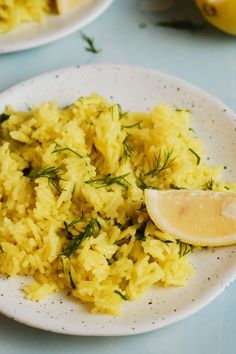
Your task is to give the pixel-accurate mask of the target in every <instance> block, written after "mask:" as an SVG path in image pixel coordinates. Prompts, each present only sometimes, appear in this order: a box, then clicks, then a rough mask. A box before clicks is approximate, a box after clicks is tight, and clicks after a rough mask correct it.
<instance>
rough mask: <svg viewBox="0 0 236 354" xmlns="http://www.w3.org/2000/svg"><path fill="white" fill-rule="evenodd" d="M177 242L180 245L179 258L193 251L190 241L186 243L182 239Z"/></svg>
mask: <svg viewBox="0 0 236 354" xmlns="http://www.w3.org/2000/svg"><path fill="white" fill-rule="evenodd" d="M177 244H178V245H179V258H181V257H184V256H186V255H187V254H190V253H192V246H191V245H189V244H188V243H184V242H181V241H180V240H177Z"/></svg>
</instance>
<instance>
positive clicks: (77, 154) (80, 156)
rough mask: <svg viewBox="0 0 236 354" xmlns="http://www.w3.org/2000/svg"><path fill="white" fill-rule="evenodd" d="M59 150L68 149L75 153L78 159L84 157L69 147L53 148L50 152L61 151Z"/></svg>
mask: <svg viewBox="0 0 236 354" xmlns="http://www.w3.org/2000/svg"><path fill="white" fill-rule="evenodd" d="M61 151H70V152H72V153H73V154H75V155H76V156H78V157H79V158H80V159H82V158H83V157H84V156H82V155H80V154H79V153H78V152H77V151H75V150H73V149H71V148H69V147H65V148H58V149H54V150H53V151H52V154H54V153H55V152H61Z"/></svg>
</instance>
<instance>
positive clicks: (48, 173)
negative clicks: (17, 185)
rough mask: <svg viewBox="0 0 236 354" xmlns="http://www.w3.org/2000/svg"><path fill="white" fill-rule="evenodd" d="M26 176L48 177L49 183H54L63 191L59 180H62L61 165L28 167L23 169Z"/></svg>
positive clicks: (32, 177) (32, 178)
mask: <svg viewBox="0 0 236 354" xmlns="http://www.w3.org/2000/svg"><path fill="white" fill-rule="evenodd" d="M23 174H24V176H26V177H28V178H30V179H31V180H34V179H36V178H41V177H44V178H47V180H48V184H49V185H52V186H53V187H54V188H55V189H56V190H57V191H58V192H59V193H60V192H61V191H62V189H61V187H60V185H59V182H60V180H62V178H61V174H62V169H61V167H43V168H32V167H28V168H25V169H24V170H23Z"/></svg>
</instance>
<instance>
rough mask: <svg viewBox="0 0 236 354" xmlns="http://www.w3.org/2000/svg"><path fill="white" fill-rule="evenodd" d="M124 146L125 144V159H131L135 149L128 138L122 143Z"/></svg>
mask: <svg viewBox="0 0 236 354" xmlns="http://www.w3.org/2000/svg"><path fill="white" fill-rule="evenodd" d="M122 144H123V149H124V153H123V157H124V158H125V159H127V158H128V157H130V156H131V155H132V154H133V153H134V149H133V147H132V145H131V144H130V142H129V140H128V138H127V137H126V138H125V140H124V141H123V142H122Z"/></svg>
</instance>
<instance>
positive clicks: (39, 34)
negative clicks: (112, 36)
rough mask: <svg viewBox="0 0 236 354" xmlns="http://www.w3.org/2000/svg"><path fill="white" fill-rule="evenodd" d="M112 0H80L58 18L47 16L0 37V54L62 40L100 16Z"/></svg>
mask: <svg viewBox="0 0 236 354" xmlns="http://www.w3.org/2000/svg"><path fill="white" fill-rule="evenodd" d="M111 3H112V0H81V4H79V5H78V6H76V7H75V8H74V9H73V10H71V11H68V12H67V13H65V14H63V15H60V16H56V15H55V16H47V17H46V19H45V21H44V22H42V23H35V22H34V23H29V24H25V25H22V26H21V27H19V28H17V29H16V30H14V31H11V32H8V33H6V34H3V35H0V54H1V53H11V52H17V51H19V50H24V49H29V48H34V47H39V46H41V45H43V44H47V43H50V42H53V41H56V40H58V39H60V38H63V37H65V36H67V35H69V34H71V33H73V32H75V31H77V30H78V29H80V28H82V27H84V26H85V25H87V24H88V23H89V22H91V21H93V20H94V19H95V18H96V17H98V16H99V15H101V14H102V13H103V12H104V11H105V10H106V9H107V7H108V6H109V5H111Z"/></svg>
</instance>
